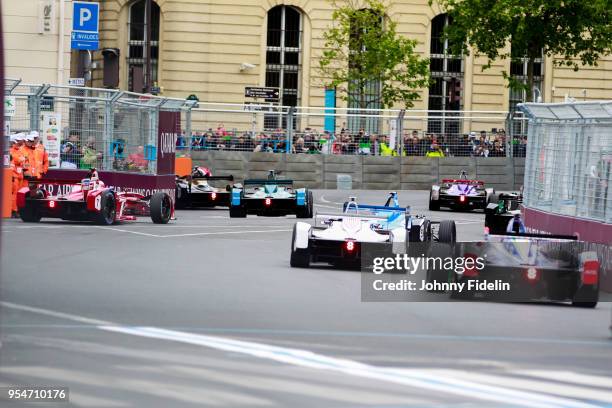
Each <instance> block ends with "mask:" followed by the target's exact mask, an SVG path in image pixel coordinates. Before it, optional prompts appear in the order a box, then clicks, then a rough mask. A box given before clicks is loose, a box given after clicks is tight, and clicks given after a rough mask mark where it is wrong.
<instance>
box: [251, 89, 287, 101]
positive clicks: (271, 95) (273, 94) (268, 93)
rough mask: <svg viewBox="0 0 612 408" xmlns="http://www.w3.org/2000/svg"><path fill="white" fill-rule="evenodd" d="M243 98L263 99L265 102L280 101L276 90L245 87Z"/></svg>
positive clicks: (278, 92)
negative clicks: (269, 100)
mask: <svg viewBox="0 0 612 408" xmlns="http://www.w3.org/2000/svg"><path fill="white" fill-rule="evenodd" d="M244 96H245V97H247V98H264V99H266V100H268V99H271V100H275V101H277V100H279V99H280V91H279V89H278V88H261V87H255V86H247V87H245V88H244Z"/></svg>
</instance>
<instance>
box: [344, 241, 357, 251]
mask: <svg viewBox="0 0 612 408" xmlns="http://www.w3.org/2000/svg"><path fill="white" fill-rule="evenodd" d="M344 247H345V248H346V250H347V251H348V252H353V251H354V250H355V243H354V242H353V241H346V243H345V244H344Z"/></svg>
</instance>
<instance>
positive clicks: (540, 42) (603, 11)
mask: <svg viewBox="0 0 612 408" xmlns="http://www.w3.org/2000/svg"><path fill="white" fill-rule="evenodd" d="M431 2H432V0H430V3H431ZM438 3H439V4H440V6H441V7H442V9H443V10H445V11H446V12H447V13H448V14H449V16H450V18H451V19H452V24H451V25H450V26H449V27H448V28H447V29H446V32H445V34H446V36H447V38H448V39H449V43H450V44H451V47H452V51H453V53H454V54H456V55H459V54H461V53H463V54H467V53H468V47H472V48H473V49H475V50H476V52H477V54H482V55H485V56H486V57H487V58H488V64H487V65H486V66H485V68H489V67H490V66H491V63H492V61H493V60H496V59H498V58H501V59H505V58H510V59H511V60H512V61H513V62H519V61H521V59H522V58H527V61H528V69H527V76H528V80H527V84H526V86H525V85H523V87H524V88H527V89H529V90H531V89H533V84H534V79H533V76H534V72H533V66H534V62H535V59H537V58H540V57H541V56H542V52H543V53H544V54H545V55H547V56H549V57H555V59H554V63H555V64H556V65H558V66H568V67H572V68H573V69H574V70H575V71H578V69H579V68H580V66H585V65H589V66H593V65H597V61H598V59H599V58H600V57H602V56H604V55H609V54H610V49H611V44H612V20H611V17H612V2H611V1H610V0H438ZM509 43H511V44H512V52H510V51H505V50H508V48H506V46H507V45H508V44H509ZM504 76H505V77H506V78H507V79H508V80H509V82H510V86H511V87H514V88H517V87H520V86H521V85H520V84H519V83H517V82H516V81H512V79H511V78H510V75H508V73H506V72H504ZM527 95H528V99H530V97H531V92H527Z"/></svg>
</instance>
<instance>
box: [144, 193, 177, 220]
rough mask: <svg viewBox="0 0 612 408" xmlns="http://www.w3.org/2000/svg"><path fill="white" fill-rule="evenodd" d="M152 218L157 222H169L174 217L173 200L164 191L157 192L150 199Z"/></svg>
mask: <svg viewBox="0 0 612 408" xmlns="http://www.w3.org/2000/svg"><path fill="white" fill-rule="evenodd" d="M149 207H150V211H151V220H152V221H153V222H154V223H155V224H167V223H168V221H170V218H171V217H172V200H171V199H170V196H169V195H168V194H166V193H163V192H161V191H160V192H157V193H155V194H153V196H151V200H150V201H149Z"/></svg>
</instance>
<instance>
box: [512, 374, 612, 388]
mask: <svg viewBox="0 0 612 408" xmlns="http://www.w3.org/2000/svg"><path fill="white" fill-rule="evenodd" d="M516 373H517V374H519V375H526V376H530V377H538V378H545V379H550V378H552V379H554V380H555V381H562V382H568V383H573V384H582V385H588V386H591V387H602V388H607V389H610V387H611V386H612V378H611V377H603V376H599V375H587V374H580V373H575V372H573V371H540V370H527V371H517V372H516Z"/></svg>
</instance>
